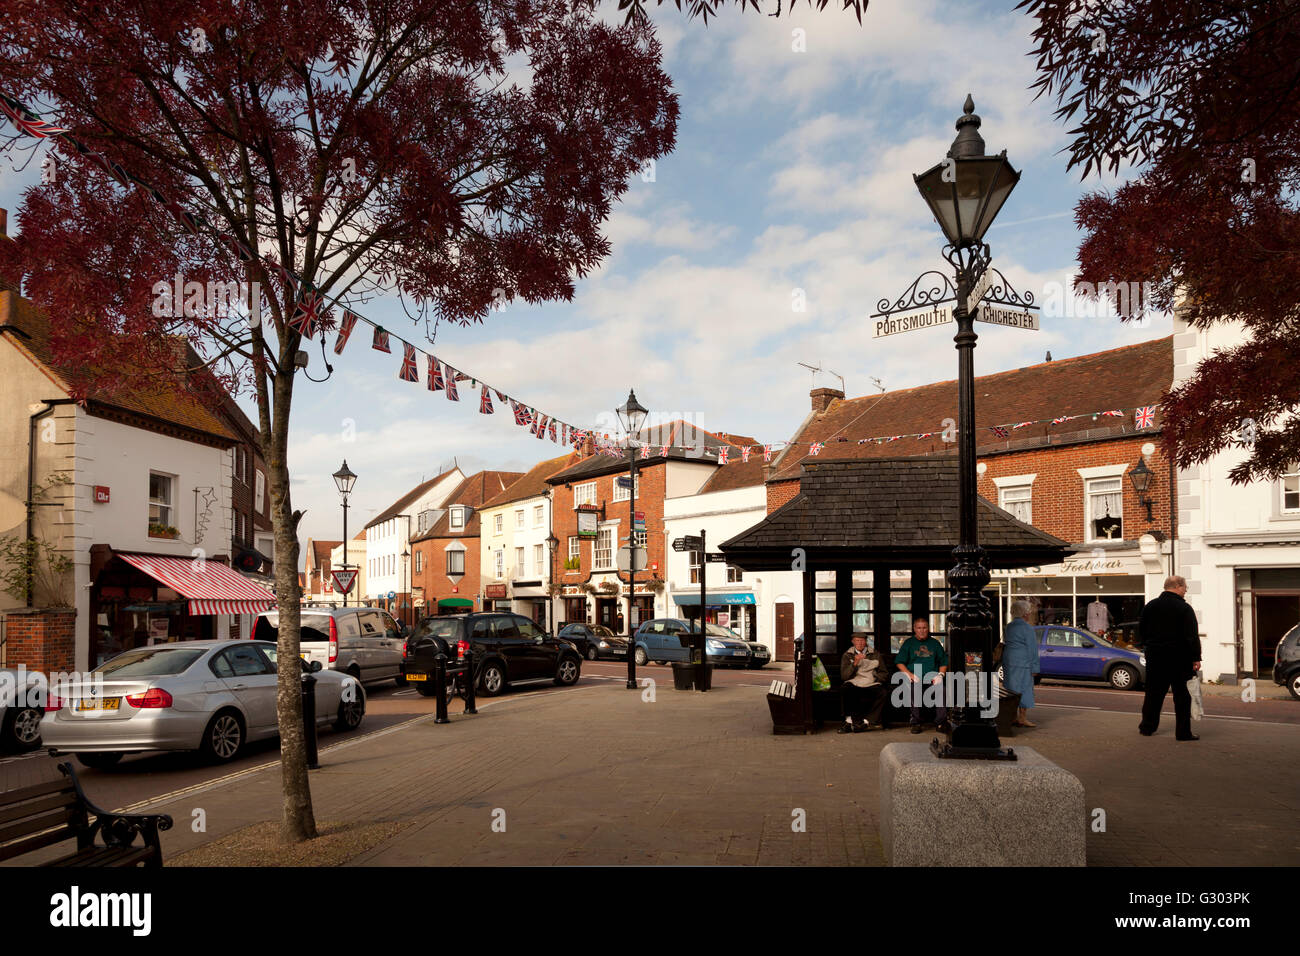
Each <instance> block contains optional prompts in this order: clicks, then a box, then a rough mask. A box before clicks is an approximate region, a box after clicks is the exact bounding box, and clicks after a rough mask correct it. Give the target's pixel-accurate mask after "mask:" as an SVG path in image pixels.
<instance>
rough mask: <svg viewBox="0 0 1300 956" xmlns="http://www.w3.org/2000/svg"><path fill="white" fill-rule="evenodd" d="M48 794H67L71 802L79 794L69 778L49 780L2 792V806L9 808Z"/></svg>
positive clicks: (0, 800)
mask: <svg viewBox="0 0 1300 956" xmlns="http://www.w3.org/2000/svg"><path fill="white" fill-rule="evenodd" d="M47 793H66V794H68V798H69V799H71V800H75V799H76V798H77V792H76V790H75V789H73V786H72V781H71V780H69V779H68V778H67V777H62V778H60V779H58V780H48V781H46V782H45V783H37V784H33V785H32V786H30V787H22V788H20V789H18V790H5V791H0V805H3V806H8V805H9V804H11V803H17V802H18V801H19V800H30V799H31V798H32V797H41V796H44V795H45V794H47Z"/></svg>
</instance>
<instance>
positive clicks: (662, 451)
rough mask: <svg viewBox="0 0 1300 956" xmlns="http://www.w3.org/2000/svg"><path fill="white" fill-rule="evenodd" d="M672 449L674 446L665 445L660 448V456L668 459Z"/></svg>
mask: <svg viewBox="0 0 1300 956" xmlns="http://www.w3.org/2000/svg"><path fill="white" fill-rule="evenodd" d="M671 447H673V446H672V445H663V446H662V447H660V449H659V454H660V455H662V456H663V457H665V458H667V457H668V449H669V448H671Z"/></svg>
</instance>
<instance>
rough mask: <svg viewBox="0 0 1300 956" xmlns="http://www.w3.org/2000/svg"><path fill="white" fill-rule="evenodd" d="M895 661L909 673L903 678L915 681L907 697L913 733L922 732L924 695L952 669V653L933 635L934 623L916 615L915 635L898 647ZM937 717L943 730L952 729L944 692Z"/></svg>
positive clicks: (939, 726)
mask: <svg viewBox="0 0 1300 956" xmlns="http://www.w3.org/2000/svg"><path fill="white" fill-rule="evenodd" d="M894 663H895V664H897V665H898V669H899V671H901V672H902V673H903V674H904V675H906V676H905V677H904V678H903V679H904V680H907V681H911V684H912V686H911V687H909V688H907V696H906V698H905V699H906V700H909V701H910V702H911V705H912V718H911V724H912V733H914V734H919V733H920V732H921V695H922V694H923V692H924V690H925V687H926V685H928V684H931V683H933V682H935V681H942V680H943V675H944V674H946V673H947V672H948V652H947V651H945V650H944V649H943V643H942V642H941V641H938V640H936V639H935V638H933V637H931V636H930V622H929V621H928V620H926V619H925V618H924V617H914V618H912V636H911V637H909V638H908V639H907V640H905V641H904V642H903V646H902V647H900V648H899V649H898V656H896V657H895V658H894ZM934 719H935V721H936V723H937V726H938V729H939V731H940V732H941V733H942V732H945V731H946V730H947V729H948V727H947V724H948V708H947V707H945V706H944V704H943V696H942V691H941V692H940V696H939V703H938V704H937V705H936V706H935V709H934Z"/></svg>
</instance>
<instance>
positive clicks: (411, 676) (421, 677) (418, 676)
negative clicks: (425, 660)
mask: <svg viewBox="0 0 1300 956" xmlns="http://www.w3.org/2000/svg"><path fill="white" fill-rule="evenodd" d="M406 679H407V680H416V681H419V680H428V679H429V675H428V674H411V673H409V672H408V673H407V675H406Z"/></svg>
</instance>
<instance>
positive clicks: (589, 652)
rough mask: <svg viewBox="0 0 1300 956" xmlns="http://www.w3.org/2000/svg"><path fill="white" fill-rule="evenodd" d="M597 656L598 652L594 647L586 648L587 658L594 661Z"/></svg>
mask: <svg viewBox="0 0 1300 956" xmlns="http://www.w3.org/2000/svg"><path fill="white" fill-rule="evenodd" d="M599 656H600V653H599V652H598V651H597V650H596V649H595V648H594V647H588V648H587V660H589V661H594V660H595V659H596V658H597V657H599Z"/></svg>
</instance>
